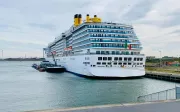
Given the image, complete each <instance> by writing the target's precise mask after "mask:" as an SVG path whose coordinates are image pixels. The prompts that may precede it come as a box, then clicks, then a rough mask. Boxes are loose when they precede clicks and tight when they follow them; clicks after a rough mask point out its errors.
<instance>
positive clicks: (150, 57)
mask: <svg viewBox="0 0 180 112" xmlns="http://www.w3.org/2000/svg"><path fill="white" fill-rule="evenodd" d="M155 58H156V57H155V56H146V59H155Z"/></svg>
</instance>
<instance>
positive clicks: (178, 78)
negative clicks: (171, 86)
mask: <svg viewBox="0 0 180 112" xmlns="http://www.w3.org/2000/svg"><path fill="white" fill-rule="evenodd" d="M145 77H148V78H153V79H160V80H167V81H173V82H180V74H174V73H165V72H155V71H146V75H145Z"/></svg>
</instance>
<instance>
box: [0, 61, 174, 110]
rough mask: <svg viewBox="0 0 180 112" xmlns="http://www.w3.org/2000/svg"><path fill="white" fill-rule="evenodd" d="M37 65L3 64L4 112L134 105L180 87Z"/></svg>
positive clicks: (0, 98) (0, 97)
mask: <svg viewBox="0 0 180 112" xmlns="http://www.w3.org/2000/svg"><path fill="white" fill-rule="evenodd" d="M33 63H34V62H30V61H29V62H25V61H22V62H20V61H11V62H10V61H0V112H14V111H28V110H39V109H52V108H67V107H80V106H93V105H104V104H117V103H130V102H136V101H137V97H138V96H140V95H146V94H149V93H153V92H158V91H162V90H166V89H170V88H174V87H175V85H176V83H173V82H167V81H161V80H155V79H148V78H138V79H123V80H99V79H87V78H82V77H78V76H75V75H74V74H71V73H67V72H65V73H46V72H38V71H36V70H35V69H33V68H32V67H31V65H32V64H33Z"/></svg>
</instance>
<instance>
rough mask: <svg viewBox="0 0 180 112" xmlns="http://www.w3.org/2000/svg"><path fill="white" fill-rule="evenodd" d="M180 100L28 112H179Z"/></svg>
mask: <svg viewBox="0 0 180 112" xmlns="http://www.w3.org/2000/svg"><path fill="white" fill-rule="evenodd" d="M179 111H180V100H168V101H159V102H147V103H132V104H116V105H115V104H114V105H104V106H88V107H79V108H78V107H77V108H67V109H52V110H39V111H28V112H179Z"/></svg>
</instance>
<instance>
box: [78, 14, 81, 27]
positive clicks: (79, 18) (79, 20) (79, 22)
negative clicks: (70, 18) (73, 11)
mask: <svg viewBox="0 0 180 112" xmlns="http://www.w3.org/2000/svg"><path fill="white" fill-rule="evenodd" d="M81 23H82V16H81V14H79V15H78V25H80V24H81Z"/></svg>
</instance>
